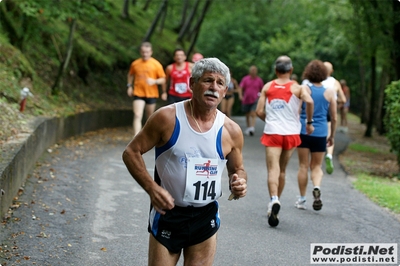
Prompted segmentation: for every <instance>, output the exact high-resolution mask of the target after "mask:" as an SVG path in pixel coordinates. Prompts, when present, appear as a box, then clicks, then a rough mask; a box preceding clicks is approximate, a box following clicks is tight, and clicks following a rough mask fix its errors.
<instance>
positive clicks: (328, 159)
mask: <svg viewBox="0 0 400 266" xmlns="http://www.w3.org/2000/svg"><path fill="white" fill-rule="evenodd" d="M324 65H325V67H326V69H327V70H328V77H327V78H326V79H325V80H324V81H322V85H323V86H324V87H325V88H327V89H333V90H334V91H335V97H336V100H337V102H338V103H345V102H346V96H345V95H344V92H343V90H342V85H340V82H339V81H338V80H337V79H335V78H334V77H332V76H331V75H332V74H333V65H332V63H330V62H327V61H326V62H324ZM327 119H328V136H329V135H330V130H331V117H330V115H329V113H328V117H327ZM333 148H334V145H333V144H332V145H331V146H329V147H327V149H326V155H325V167H326V172H327V173H328V174H332V173H333V169H334V166H333V157H332V156H333Z"/></svg>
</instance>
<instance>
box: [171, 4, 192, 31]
mask: <svg viewBox="0 0 400 266" xmlns="http://www.w3.org/2000/svg"><path fill="white" fill-rule="evenodd" d="M188 7H189V0H184V2H183V8H182V16H181V22H180V23H179V26H178V27H177V28H175V29H174V30H175V32H176V33H179V31H180V29H182V27H183V25H184V24H185V21H186V15H187V10H188Z"/></svg>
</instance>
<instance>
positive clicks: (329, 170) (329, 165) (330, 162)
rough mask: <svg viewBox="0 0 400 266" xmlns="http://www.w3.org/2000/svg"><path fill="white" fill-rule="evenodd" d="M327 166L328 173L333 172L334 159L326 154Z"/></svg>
mask: <svg viewBox="0 0 400 266" xmlns="http://www.w3.org/2000/svg"><path fill="white" fill-rule="evenodd" d="M325 166H326V172H327V173H328V174H332V173H333V161H332V158H330V157H328V156H325Z"/></svg>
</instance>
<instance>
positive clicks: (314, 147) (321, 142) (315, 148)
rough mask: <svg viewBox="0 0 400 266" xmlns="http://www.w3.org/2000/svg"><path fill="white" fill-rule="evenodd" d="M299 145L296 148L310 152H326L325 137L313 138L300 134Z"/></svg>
mask: <svg viewBox="0 0 400 266" xmlns="http://www.w3.org/2000/svg"><path fill="white" fill-rule="evenodd" d="M300 139H301V144H300V145H299V146H297V147H298V148H307V149H309V150H310V152H326V137H313V136H309V135H303V134H300Z"/></svg>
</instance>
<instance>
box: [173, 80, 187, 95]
mask: <svg viewBox="0 0 400 266" xmlns="http://www.w3.org/2000/svg"><path fill="white" fill-rule="evenodd" d="M175 91H176V92H177V93H180V94H182V93H185V92H186V91H187V84H186V83H176V84H175Z"/></svg>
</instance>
